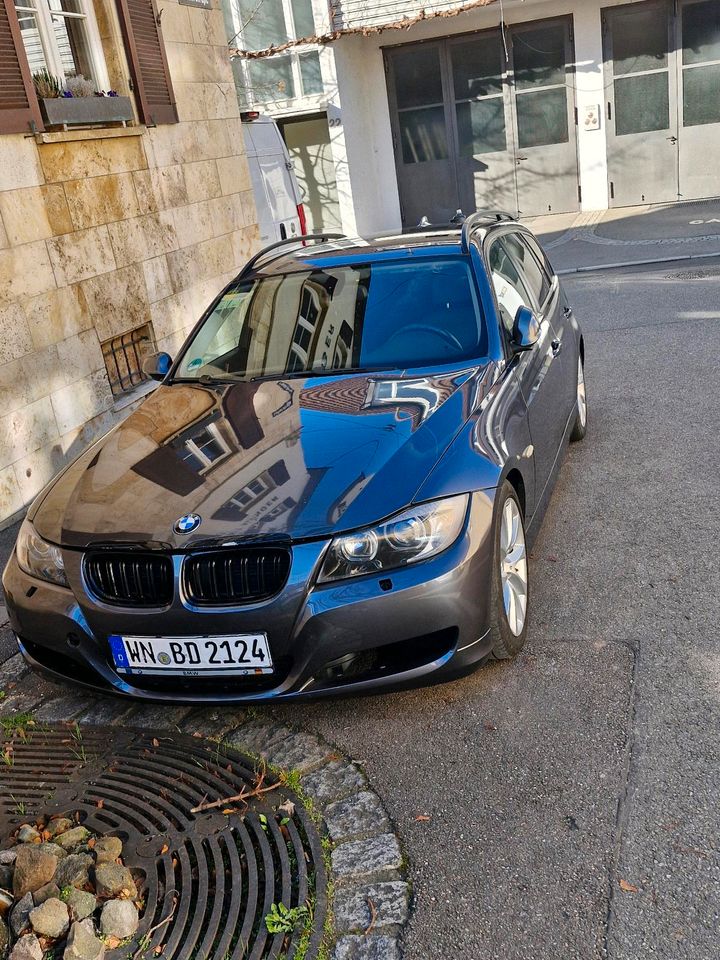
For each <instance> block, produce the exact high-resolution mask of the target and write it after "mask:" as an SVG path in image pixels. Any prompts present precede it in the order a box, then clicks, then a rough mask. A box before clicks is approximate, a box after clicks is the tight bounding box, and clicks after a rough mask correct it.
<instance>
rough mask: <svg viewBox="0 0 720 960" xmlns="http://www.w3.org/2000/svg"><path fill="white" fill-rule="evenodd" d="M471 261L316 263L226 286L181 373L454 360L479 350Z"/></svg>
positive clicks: (234, 374)
mask: <svg viewBox="0 0 720 960" xmlns="http://www.w3.org/2000/svg"><path fill="white" fill-rule="evenodd" d="M486 352H487V342H486V332H485V324H484V322H483V318H482V314H481V312H480V308H479V304H478V298H477V293H476V289H475V285H474V282H473V277H472V273H471V268H470V264H469V263H468V262H467V261H466V260H461V259H459V258H454V259H451V258H444V259H435V260H429V259H417V260H412V261H408V262H406V261H403V262H397V261H396V262H385V263H372V264H359V265H356V264H353V265H344V266H339V267H317V268H311V269H308V270H303V271H301V272H293V273H287V274H281V275H278V276H268V277H262V278H259V279H257V280H253V281H246V282H240V283H237V284H235V285H232V286H230V287H229V288H228V289H227V290H226V291H225V293H224V294H223V295H222V297H221V298H220V300H219V301H218V303H217V304H216V306H215V308H214V310H213V311H212V313H211V314H210V316H209V317H208V318H207V320H206V321H205V323H204V324H203V325H202V327H201V328H200V329H199V330H198V331H197V332H196V334H195V335H194V337H193V338H192V339H191V340H190V341H188V343H187V345H186V347H185V349H184V351H183V354H182V357H181V359H180V362H179V364H178V369H177V371H176V374H175V375H176V378H179V379H188V378H189V379H200V378H201V377H211V378H216V379H236V378H238V379H240V378H241V379H248V378H249V379H251V378H254V377H265V376H280V375H283V374H285V375H287V374H296V375H301V374H304V373H308V374H310V373H312V374H322V373H325V372H327V373H330V372H332V371H335V370H337V371H349V372H351V371H354V370H381V369H392V368H401V369H404V368H406V367H420V366H430V365H434V364H445V363H453V362H456V361H463V360H468V359H471V358H477V357H482V356H485V354H486Z"/></svg>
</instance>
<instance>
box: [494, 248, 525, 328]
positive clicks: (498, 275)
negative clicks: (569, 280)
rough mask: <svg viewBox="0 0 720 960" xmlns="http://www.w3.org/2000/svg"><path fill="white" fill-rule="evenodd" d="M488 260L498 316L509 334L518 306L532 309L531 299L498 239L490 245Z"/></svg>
mask: <svg viewBox="0 0 720 960" xmlns="http://www.w3.org/2000/svg"><path fill="white" fill-rule="evenodd" d="M488 262H489V265H490V272H491V274H492V281H493V287H494V289H495V296H496V297H497V301H498V306H499V307H500V318H501V320H502V324H503V326H504V327H505V329H506V330H507V332H508V333H509V334H510V333H512V329H513V325H514V323H515V314H516V313H517V312H518V308H519V307H530V309H533V303H532V299H531V297H530V294H529V293H528V291H527V289H526V288H525V285H524V283H523V281H522V279H521V278H520V274H519V273H518V271H517V267H516V266H515V264H514V263H513V261H512V260H511V258H510V256H509V255H508V252H507V250H506V249H505V247H504V245H503V243H502V242H501V241H500V240H496V241H495V243H493V245H492V246H491V247H490V255H489V258H488Z"/></svg>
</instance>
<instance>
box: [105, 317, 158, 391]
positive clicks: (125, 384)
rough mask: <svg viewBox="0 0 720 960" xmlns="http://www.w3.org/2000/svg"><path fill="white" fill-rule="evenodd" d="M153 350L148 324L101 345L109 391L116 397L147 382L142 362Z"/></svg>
mask: <svg viewBox="0 0 720 960" xmlns="http://www.w3.org/2000/svg"><path fill="white" fill-rule="evenodd" d="M153 350H154V341H153V335H152V330H151V329H150V324H149V323H146V324H145V325H144V326H142V327H138V328H137V329H136V330H131V331H130V332H129V333H123V334H122V335H121V336H119V337H113V338H112V339H111V340H106V341H105V342H104V343H103V344H102V352H103V358H104V360H105V369H106V370H107V375H108V379H109V381H110V389H111V390H112V392H113V393H114V394H115V395H116V396H117V395H118V394H122V393H127V391H128V390H132V388H133V387H136V386H137V385H138V384H139V383H142V382H143V380H147V377H146V376H145V374H144V373H143V371H142V362H143V360H144V359H145V357H146V356H148V354H150V353H152V352H153Z"/></svg>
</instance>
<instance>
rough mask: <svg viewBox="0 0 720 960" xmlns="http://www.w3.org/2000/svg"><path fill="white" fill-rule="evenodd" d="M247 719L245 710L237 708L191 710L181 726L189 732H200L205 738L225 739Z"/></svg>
mask: <svg viewBox="0 0 720 960" xmlns="http://www.w3.org/2000/svg"><path fill="white" fill-rule="evenodd" d="M246 719H247V711H246V710H240V709H237V708H232V709H229V708H228V709H225V710H193V711H192V713H191V714H190V715H189V716H187V717H185V719H184V720H183V724H182V726H183V728H184V729H185V730H188V731H189V732H190V733H191V734H193V733H201V734H202V735H203V737H206V738H207V739H217V738H220V739H223V740H224V739H225V736H226V734H227V733H229V732H230V731H231V730H236V729H237V728H238V727H240V726H241V725H242V724H243V723H244V722H245V720H246Z"/></svg>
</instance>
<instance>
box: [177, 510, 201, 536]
mask: <svg viewBox="0 0 720 960" xmlns="http://www.w3.org/2000/svg"><path fill="white" fill-rule="evenodd" d="M201 523H202V517H199V516H198V515H197V514H196V513H186V514H185V516H184V517H180V519H179V520H176V521H175V526H174V527H173V529H174V530H175V533H192V532H193V530H197V528H198V527H199V526H200V524H201Z"/></svg>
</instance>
